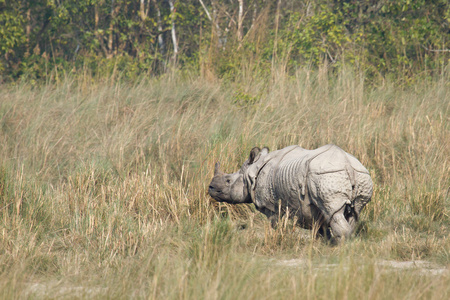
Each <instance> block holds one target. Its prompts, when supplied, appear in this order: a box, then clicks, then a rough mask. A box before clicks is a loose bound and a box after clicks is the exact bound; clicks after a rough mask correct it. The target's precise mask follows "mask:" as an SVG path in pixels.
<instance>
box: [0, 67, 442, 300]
mask: <svg viewBox="0 0 450 300" xmlns="http://www.w3.org/2000/svg"><path fill="white" fill-rule="evenodd" d="M239 76H240V77H239ZM239 76H238V78H237V79H236V80H235V81H220V80H217V79H214V78H213V79H211V77H209V79H206V78H203V77H198V76H189V75H186V74H184V75H183V74H179V73H173V74H169V75H167V76H164V77H160V78H158V79H154V78H142V79H141V80H139V81H135V82H126V81H122V80H120V79H117V78H115V77H111V78H103V79H101V80H95V81H94V80H92V78H90V77H89V76H81V77H69V78H66V79H65V80H63V81H62V82H60V83H57V84H51V83H48V84H46V85H42V86H37V87H32V86H30V85H29V84H27V83H26V82H25V83H20V84H17V85H3V86H0V90H1V95H2V96H1V98H2V101H1V102H0V126H1V129H0V130H1V131H0V145H1V147H0V219H1V242H0V297H2V298H10V297H12V298H17V297H19V298H22V297H32V298H33V297H38V298H41V297H49V298H53V297H54V298H60V297H89V298H92V297H94V298H95V297H112V298H123V297H139V298H140V297H142V298H152V299H169V298H196V299H201V298H204V299H205V298H206V299H217V298H220V299H236V298H237V297H239V298H241V299H243V298H244V299H245V298H249V299H253V298H273V297H281V298H287V297H289V298H291V297H296V298H300V297H301V298H308V299H316V298H330V297H331V298H361V297H364V298H366V297H369V298H374V299H380V298H388V297H389V298H392V297H394V298H403V299H406V298H408V299H414V298H417V299H419V298H442V295H445V294H447V295H448V294H449V293H450V288H449V286H450V285H449V278H448V272H447V273H442V274H440V275H439V274H438V275H430V276H423V274H422V273H421V272H420V270H416V271H414V272H409V271H408V272H406V271H396V272H390V271H387V270H385V268H384V267H380V266H379V264H377V261H378V260H379V259H392V260H399V261H401V260H417V259H421V260H429V261H432V262H434V263H436V264H439V265H441V266H444V267H446V268H447V270H448V267H449V262H450V254H449V249H450V242H449V239H448V236H449V225H450V223H449V208H450V205H449V204H450V203H449V201H450V200H449V186H450V182H449V178H450V172H449V169H450V165H449V157H450V131H449V129H450V122H449V121H450V120H449V118H450V114H449V113H450V112H449V105H450V101H449V99H450V85H449V82H450V75H449V73H448V72H447V73H445V74H441V75H440V76H439V77H438V78H435V80H433V81H423V82H420V83H418V84H417V85H415V86H413V87H402V86H396V84H395V83H389V82H386V83H385V84H384V85H382V86H378V87H373V86H366V84H365V80H364V78H362V77H361V76H359V75H358V74H356V73H354V72H352V71H351V70H348V69H343V70H342V72H340V73H339V74H331V73H330V72H329V71H328V70H327V69H326V68H322V69H320V70H319V71H311V70H298V71H297V72H296V73H295V74H293V75H292V74H291V75H287V74H284V73H283V71H282V69H280V71H279V72H278V73H274V74H272V75H271V76H260V77H257V76H252V75H251V73H250V72H249V73H245V72H244V73H242V74H240V75H239ZM326 143H335V144H337V145H339V146H340V147H341V148H343V149H344V150H346V151H347V152H349V153H352V154H353V155H355V156H356V157H357V158H358V159H359V160H360V161H361V162H362V163H363V164H364V165H365V166H366V167H367V168H368V169H369V170H370V172H371V174H372V177H373V179H374V184H375V192H374V197H373V199H372V202H371V203H369V205H368V206H367V208H366V210H365V211H364V213H363V216H362V220H361V224H360V226H359V228H358V234H357V236H356V237H355V238H354V239H353V240H351V241H348V242H346V243H345V244H343V245H340V246H337V247H333V246H330V245H328V244H327V243H326V242H325V241H322V240H320V239H319V240H315V239H313V238H312V237H311V234H310V233H309V232H308V231H304V230H301V229H298V228H295V226H293V224H292V223H290V222H289V221H287V220H286V221H285V222H284V223H283V224H284V226H281V227H279V228H278V229H277V230H273V229H271V228H270V226H269V225H268V221H267V220H266V219H265V217H264V216H262V215H261V214H260V213H258V212H256V211H255V209H254V207H253V206H252V205H241V206H229V205H225V204H218V203H215V202H214V201H213V200H211V199H210V198H209V196H208V195H207V191H206V190H207V185H208V184H209V181H210V179H211V177H212V173H213V166H214V163H215V162H216V161H220V162H221V163H222V166H223V169H224V170H225V171H228V172H234V171H235V170H236V169H237V168H238V167H239V166H240V164H241V163H242V162H243V161H244V160H245V159H246V157H247V155H248V153H249V151H250V149H251V148H252V147H253V146H269V147H270V148H271V149H272V150H275V149H279V148H282V147H284V146H287V145H291V144H299V145H301V146H303V147H305V148H314V147H317V146H320V145H323V144H326ZM293 258H296V259H301V261H302V262H304V264H301V265H298V266H295V267H292V266H286V265H284V264H283V263H280V262H283V261H284V260H287V259H293Z"/></svg>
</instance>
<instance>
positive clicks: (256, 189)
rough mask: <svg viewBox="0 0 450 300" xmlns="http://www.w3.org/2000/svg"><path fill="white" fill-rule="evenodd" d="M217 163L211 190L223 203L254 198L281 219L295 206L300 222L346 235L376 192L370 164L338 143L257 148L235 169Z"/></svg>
mask: <svg viewBox="0 0 450 300" xmlns="http://www.w3.org/2000/svg"><path fill="white" fill-rule="evenodd" d="M219 168H220V165H219V163H216V166H215V171H214V178H213V179H212V181H211V184H210V185H209V194H210V195H211V197H212V198H214V199H215V200H217V201H220V202H227V203H232V204H237V203H254V204H255V206H256V209H258V210H259V211H260V212H262V213H264V214H265V215H266V216H267V217H268V218H269V219H270V220H271V221H272V224H273V225H275V224H276V220H278V218H279V217H280V214H281V215H284V214H286V212H287V211H289V216H290V217H293V216H295V217H296V219H297V223H298V225H299V226H301V227H304V228H308V229H312V228H313V227H314V226H317V228H319V232H322V233H326V232H327V229H329V228H330V229H331V233H332V234H333V236H334V237H335V238H336V239H337V240H340V239H341V238H344V237H345V238H348V237H349V236H350V235H351V234H352V233H353V232H354V230H355V227H356V222H357V221H358V218H359V215H360V213H361V210H362V209H363V208H364V206H365V205H366V204H367V203H368V202H369V201H370V199H371V197H372V190H373V184H372V180H371V178H370V175H369V172H368V171H367V169H366V168H365V167H364V166H363V165H362V164H361V163H360V162H359V161H358V160H357V159H356V158H355V157H354V156H352V155H350V154H348V153H346V152H345V151H344V150H342V149H341V148H339V147H338V146H335V145H326V146H322V147H320V148H318V149H315V150H306V149H303V148H301V147H300V146H289V147H286V148H284V149H281V150H277V151H272V152H269V149H268V148H263V149H262V150H261V149H259V148H258V147H255V148H253V149H252V150H251V152H250V157H249V158H248V159H247V160H246V161H245V162H244V164H243V165H242V167H241V169H240V170H239V171H238V172H236V173H232V174H226V173H223V172H221V171H220V170H219Z"/></svg>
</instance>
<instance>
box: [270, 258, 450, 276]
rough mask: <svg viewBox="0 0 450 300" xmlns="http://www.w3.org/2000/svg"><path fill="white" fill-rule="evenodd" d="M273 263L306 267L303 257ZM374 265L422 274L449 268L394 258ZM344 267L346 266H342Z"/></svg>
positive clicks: (323, 266)
mask: <svg viewBox="0 0 450 300" xmlns="http://www.w3.org/2000/svg"><path fill="white" fill-rule="evenodd" d="M275 265H278V266H285V267H291V268H306V267H308V261H307V260H304V259H288V260H277V261H276V262H275ZM375 265H377V266H378V267H380V268H381V269H382V270H383V271H388V272H389V271H404V270H410V271H418V272H421V273H423V274H424V275H444V274H447V273H449V269H448V268H446V267H444V266H440V265H437V264H434V263H431V262H429V261H425V260H411V261H395V260H379V261H376V262H375ZM312 267H313V268H314V269H316V270H330V269H334V268H338V267H341V268H342V267H343V266H342V265H340V264H337V263H336V264H317V265H315V264H314V265H313V266H312ZM344 268H346V267H345V266H344Z"/></svg>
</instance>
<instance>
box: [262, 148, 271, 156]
mask: <svg viewBox="0 0 450 300" xmlns="http://www.w3.org/2000/svg"><path fill="white" fill-rule="evenodd" d="M269 152H270V150H269V147H264V148H262V150H261V155H266V154H268V153H269Z"/></svg>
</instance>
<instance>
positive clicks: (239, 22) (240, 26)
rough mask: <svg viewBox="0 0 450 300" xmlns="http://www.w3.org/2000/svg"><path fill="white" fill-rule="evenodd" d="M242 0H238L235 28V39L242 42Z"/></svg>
mask: <svg viewBox="0 0 450 300" xmlns="http://www.w3.org/2000/svg"><path fill="white" fill-rule="evenodd" d="M243 19H244V0H239V14H238V30H237V39H238V41H239V43H241V42H242V38H243V37H244V30H243V28H242V22H243V21H244V20H243Z"/></svg>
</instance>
